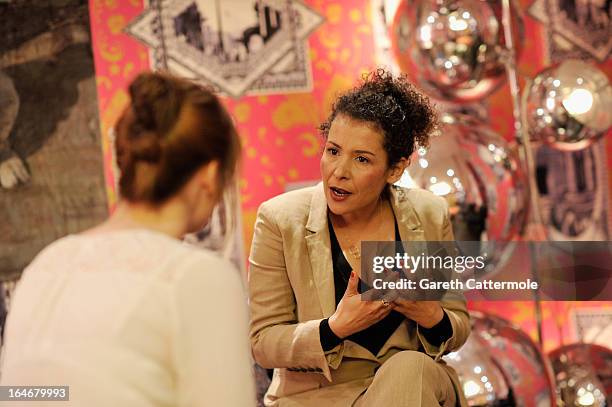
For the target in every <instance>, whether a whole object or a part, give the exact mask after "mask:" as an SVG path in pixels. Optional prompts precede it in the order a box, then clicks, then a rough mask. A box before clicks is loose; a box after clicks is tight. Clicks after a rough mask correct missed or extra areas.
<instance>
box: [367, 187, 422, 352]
mask: <svg viewBox="0 0 612 407" xmlns="http://www.w3.org/2000/svg"><path fill="white" fill-rule="evenodd" d="M390 200H391V206H392V208H393V213H394V214H395V219H397V227H398V229H399V232H400V237H401V239H402V242H410V241H412V242H414V241H424V240H425V231H424V230H423V225H422V224H421V220H420V219H419V217H418V216H417V214H416V211H415V210H414V206H413V204H412V202H410V199H409V198H408V196H407V193H406V190H404V189H403V188H400V187H396V186H394V185H393V186H391V199H390ZM411 324H414V323H413V322H412V321H404V322H403V323H401V324H400V326H398V327H397V329H396V330H395V332H393V334H392V335H391V337H390V338H389V339H388V340H387V342H385V344H384V345H383V347H382V348H381V349H380V351H379V352H378V355H377V356H382V355H384V354H386V353H387V351H389V349H391V348H394V347H398V348H402V347H406V346H407V345H408V344H409V343H410V335H409V332H408V331H409V328H408V326H410V325H411Z"/></svg>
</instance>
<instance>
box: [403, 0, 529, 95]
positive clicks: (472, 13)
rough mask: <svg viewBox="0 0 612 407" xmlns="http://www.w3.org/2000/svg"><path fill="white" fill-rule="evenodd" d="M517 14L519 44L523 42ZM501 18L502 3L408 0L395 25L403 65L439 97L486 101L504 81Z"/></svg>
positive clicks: (497, 1)
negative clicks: (486, 97) (484, 99)
mask: <svg viewBox="0 0 612 407" xmlns="http://www.w3.org/2000/svg"><path fill="white" fill-rule="evenodd" d="M513 10H514V13H513V23H514V28H515V30H516V32H517V35H516V39H515V41H514V44H521V43H522V41H521V40H519V37H521V36H522V35H521V34H519V33H522V32H523V29H522V20H521V19H520V18H519V13H518V11H517V8H516V7H514V8H513ZM501 16H502V11H501V0H495V1H493V0H490V1H487V0H443V1H440V0H404V1H402V3H401V4H400V6H399V8H398V11H397V14H396V16H395V19H394V22H393V25H392V27H391V40H392V47H393V50H394V54H395V56H396V59H397V61H398V64H399V66H400V68H401V69H402V70H403V71H404V72H406V73H407V74H408V75H409V76H410V77H411V79H412V80H413V81H415V82H416V83H418V84H419V86H420V87H421V88H423V89H424V90H425V91H426V92H427V93H429V94H430V95H431V96H434V97H436V98H438V99H448V100H452V101H454V102H471V101H475V100H479V99H482V98H483V97H485V96H487V95H489V94H490V93H491V92H493V91H494V90H495V89H496V88H497V87H498V86H499V85H500V84H501V83H502V82H503V80H504V78H505V67H504V63H503V55H504V52H505V51H504V50H505V40H504V35H503V27H502V24H501ZM517 51H519V50H517Z"/></svg>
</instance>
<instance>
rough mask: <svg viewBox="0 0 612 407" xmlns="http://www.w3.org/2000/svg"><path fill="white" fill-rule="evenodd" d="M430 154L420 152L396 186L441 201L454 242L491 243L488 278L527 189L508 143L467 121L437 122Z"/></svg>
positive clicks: (511, 234)
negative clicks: (446, 207)
mask: <svg viewBox="0 0 612 407" xmlns="http://www.w3.org/2000/svg"><path fill="white" fill-rule="evenodd" d="M441 122H442V126H441V128H440V131H439V132H438V133H437V134H435V135H434V136H432V137H431V139H430V145H429V148H427V149H424V148H420V149H419V150H418V152H417V154H416V155H415V156H413V158H412V163H411V165H410V167H408V170H407V172H406V173H405V174H404V176H403V177H402V179H400V181H399V184H400V185H403V186H407V187H411V186H418V187H420V188H423V189H427V190H429V191H431V192H433V193H434V194H436V195H439V196H441V197H444V198H445V199H446V200H447V202H448V204H449V210H450V213H451V220H452V223H453V231H454V233H455V238H456V240H459V241H495V242H497V246H496V247H497V250H495V251H494V253H492V254H491V256H493V257H490V258H489V262H488V264H487V270H486V271H488V272H493V271H495V269H496V268H498V267H501V266H502V265H503V263H504V262H505V260H506V259H507V258H508V257H509V256H510V254H511V251H512V248H513V244H512V243H511V241H512V240H515V239H516V238H517V237H518V236H519V235H520V233H521V231H522V227H523V225H524V222H525V218H526V211H527V198H528V195H527V184H526V180H525V177H524V175H523V173H522V172H521V170H520V167H519V163H518V159H517V157H516V155H515V154H514V152H513V150H512V149H511V148H510V146H509V145H508V143H507V142H506V141H505V140H504V139H503V138H501V137H500V136H499V135H497V134H496V133H495V132H493V131H492V130H491V129H489V128H487V127H486V126H485V125H483V124H482V123H480V122H476V121H475V120H473V119H472V118H470V117H468V116H464V115H459V114H454V115H450V114H444V115H442V116H441Z"/></svg>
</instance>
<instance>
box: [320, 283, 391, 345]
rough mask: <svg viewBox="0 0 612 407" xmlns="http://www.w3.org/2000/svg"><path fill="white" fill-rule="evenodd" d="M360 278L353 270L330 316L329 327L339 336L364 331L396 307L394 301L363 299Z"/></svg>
mask: <svg viewBox="0 0 612 407" xmlns="http://www.w3.org/2000/svg"><path fill="white" fill-rule="evenodd" d="M358 284H359V278H357V276H356V275H355V272H351V277H350V278H349V281H348V285H347V287H346V291H345V292H344V296H342V300H340V303H339V304H338V307H337V308H336V312H334V314H333V315H332V316H331V317H329V327H330V328H331V330H332V331H333V332H334V333H335V334H336V336H338V337H339V338H346V337H348V336H351V335H352V334H354V333H356V332H359V331H363V330H364V329H366V328H368V327H369V326H371V325H374V324H375V323H377V322H378V321H380V320H381V319H383V318H385V317H386V316H387V315H389V313H390V312H391V311H392V310H393V308H395V304H394V303H392V302H391V303H387V305H386V306H385V304H384V303H383V301H363V300H362V299H361V295H360V294H359V292H358V291H357V285H358Z"/></svg>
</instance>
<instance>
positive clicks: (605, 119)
mask: <svg viewBox="0 0 612 407" xmlns="http://www.w3.org/2000/svg"><path fill="white" fill-rule="evenodd" d="M525 97H526V114H527V121H528V123H529V132H530V134H531V135H532V137H534V138H536V139H539V140H541V141H543V142H545V143H547V144H549V145H550V146H552V147H554V148H557V149H560V150H565V151H576V150H581V149H583V148H585V147H587V146H589V145H591V144H592V143H593V142H594V141H596V140H597V139H598V138H600V137H601V136H602V135H604V134H605V133H606V131H607V130H608V129H609V128H610V126H612V87H611V86H610V83H609V81H608V78H607V76H606V75H605V74H604V73H603V72H601V71H600V70H599V69H597V68H596V67H594V66H592V65H590V64H587V63H585V62H583V61H579V60H571V59H570V60H566V61H564V62H562V63H560V64H558V65H555V66H553V67H550V68H547V69H545V70H543V71H542V72H540V73H539V74H537V75H536V77H535V78H534V80H533V82H532V84H531V86H529V87H528V88H527V89H526V96H525Z"/></svg>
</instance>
